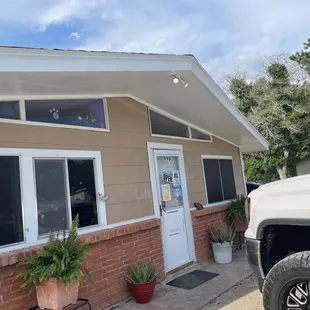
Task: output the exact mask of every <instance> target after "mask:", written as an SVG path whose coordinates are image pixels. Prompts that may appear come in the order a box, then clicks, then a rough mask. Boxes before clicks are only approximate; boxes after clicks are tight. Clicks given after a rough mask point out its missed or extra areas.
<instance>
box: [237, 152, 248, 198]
mask: <svg viewBox="0 0 310 310" xmlns="http://www.w3.org/2000/svg"><path fill="white" fill-rule="evenodd" d="M239 156H240V163H241V170H242V180H243V186H244V194H245V196H247V195H248V189H247V187H246V178H245V173H244V161H243V157H242V153H241V150H240V148H239Z"/></svg>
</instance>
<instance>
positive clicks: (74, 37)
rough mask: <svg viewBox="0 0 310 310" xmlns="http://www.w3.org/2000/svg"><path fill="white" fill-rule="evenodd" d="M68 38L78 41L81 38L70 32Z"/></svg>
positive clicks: (77, 34)
mask: <svg viewBox="0 0 310 310" xmlns="http://www.w3.org/2000/svg"><path fill="white" fill-rule="evenodd" d="M69 38H73V39H76V40H79V39H80V38H81V35H80V34H79V33H78V32H71V34H70V35H69Z"/></svg>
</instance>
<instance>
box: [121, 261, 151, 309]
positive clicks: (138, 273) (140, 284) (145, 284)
mask: <svg viewBox="0 0 310 310" xmlns="http://www.w3.org/2000/svg"><path fill="white" fill-rule="evenodd" d="M156 279H157V274H156V269H155V267H154V266H153V265H152V264H151V263H150V262H141V263H136V264H134V265H132V266H131V267H130V269H129V271H128V273H127V275H126V276H125V280H126V281H127V283H128V286H129V290H130V292H131V294H132V296H133V298H134V299H135V300H136V302H137V303H139V304H145V303H148V302H149V301H150V300H151V299H152V296H153V293H154V289H155V285H156Z"/></svg>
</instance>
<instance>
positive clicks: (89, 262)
mask: <svg viewBox="0 0 310 310" xmlns="http://www.w3.org/2000/svg"><path fill="white" fill-rule="evenodd" d="M159 225H160V221H159V220H150V221H145V222H140V223H136V224H132V225H126V226H122V227H119V228H114V229H108V230H103V231H100V232H96V233H92V234H87V235H83V236H81V237H80V239H82V240H87V241H89V242H90V243H91V246H90V248H89V251H90V252H91V253H92V255H91V256H90V257H88V258H87V259H86V261H85V263H84V265H85V267H86V268H87V269H88V270H89V271H90V273H91V275H92V279H93V282H94V285H91V284H90V283H89V282H87V281H85V280H83V281H82V283H81V287H80V290H79V295H80V296H81V297H85V298H89V299H90V301H91V304H92V306H93V309H103V308H105V307H107V306H109V305H112V304H114V303H116V302H118V301H120V300H122V299H124V298H126V297H128V296H129V293H128V290H127V285H126V283H125V281H124V274H125V273H126V271H127V270H128V268H129V266H130V265H131V264H132V263H134V262H136V261H138V260H144V259H147V260H150V261H152V262H153V263H154V264H155V266H156V267H157V271H158V273H159V274H160V278H163V277H164V264H163V252H162V244H161V233H160V226H159ZM31 251H33V249H26V250H23V251H18V252H17V251H15V252H10V253H9V254H1V255H0V266H4V267H0V309H1V310H2V309H3V310H22V309H29V307H31V306H34V305H35V304H36V297H35V292H34V291H32V292H31V291H30V290H29V289H25V288H24V289H21V288H20V281H16V280H15V276H16V274H17V273H18V271H19V270H20V267H17V266H16V262H17V261H19V260H20V259H21V257H22V254H23V253H26V254H27V253H30V252H31Z"/></svg>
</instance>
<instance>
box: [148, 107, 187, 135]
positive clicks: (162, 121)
mask: <svg viewBox="0 0 310 310" xmlns="http://www.w3.org/2000/svg"><path fill="white" fill-rule="evenodd" d="M150 120H151V128H152V133H153V134H156V135H165V136H173V137H182V138H189V130H188V126H186V125H183V124H181V123H178V122H176V121H174V120H172V119H170V118H168V117H165V116H163V115H160V114H158V113H156V112H154V111H152V110H150Z"/></svg>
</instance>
